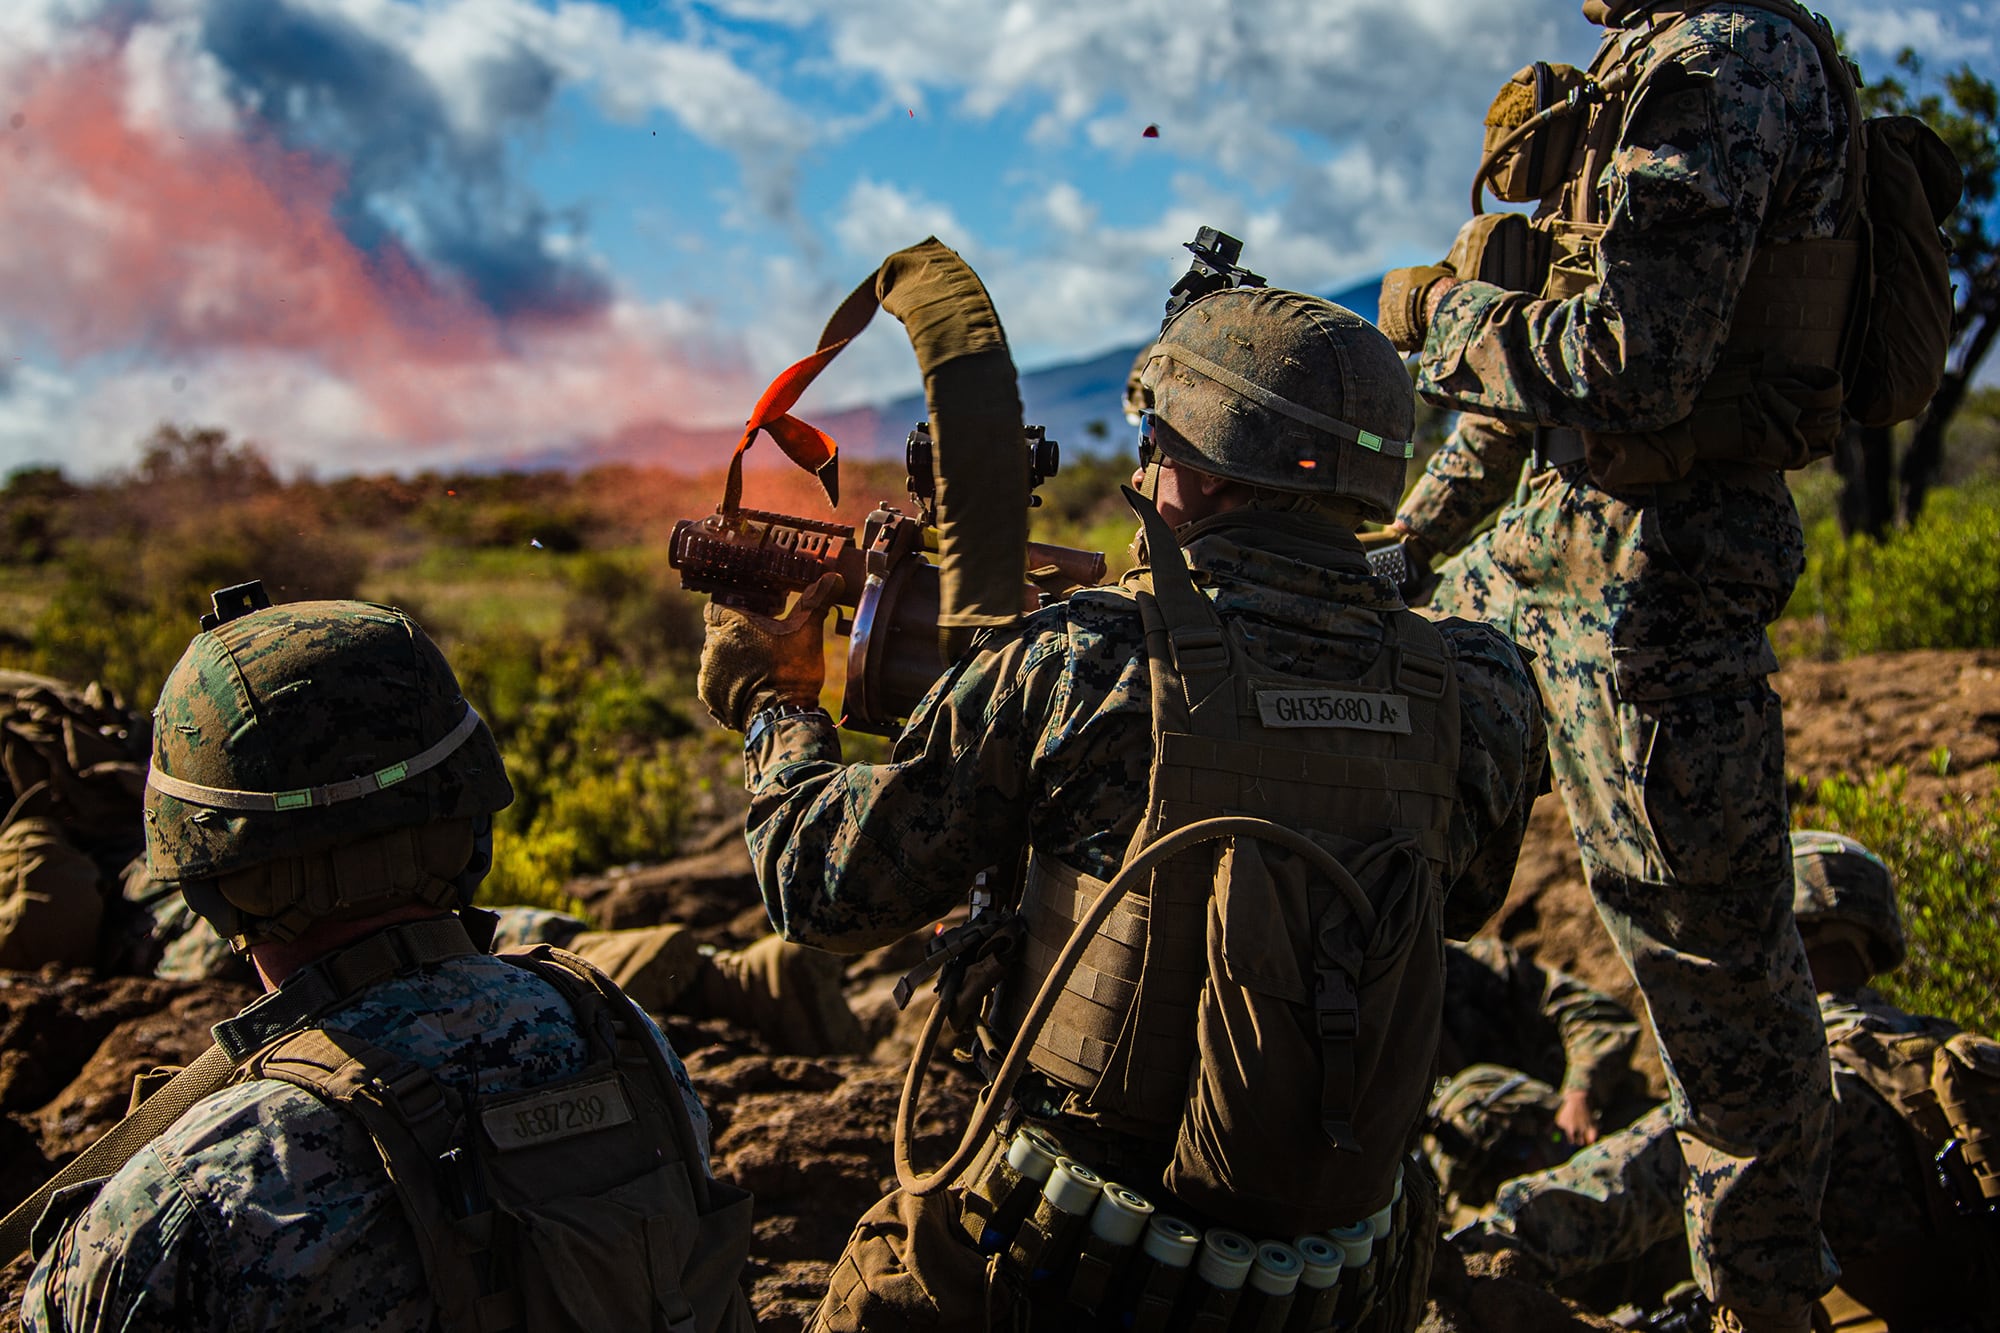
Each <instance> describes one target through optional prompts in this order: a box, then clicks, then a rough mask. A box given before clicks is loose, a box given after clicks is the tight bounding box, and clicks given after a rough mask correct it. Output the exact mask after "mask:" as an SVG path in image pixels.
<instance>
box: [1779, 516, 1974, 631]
mask: <svg viewBox="0 0 2000 1333" xmlns="http://www.w3.org/2000/svg"><path fill="white" fill-rule="evenodd" d="M1806 549H1807V565H1806V575H1805V577H1804V578H1803V579H1802V580H1800V583H1799V590H1798V592H1797V594H1795V595H1794V597H1793V598H1792V605H1791V606H1790V607H1788V608H1787V609H1786V615H1787V616H1788V617H1794V618H1797V617H1804V618H1806V619H1808V620H1809V621H1812V622H1814V623H1815V625H1816V627H1817V629H1818V631H1819V633H1818V636H1817V637H1818V638H1819V640H1820V642H1819V643H1818V644H1817V645H1816V646H1817V647H1819V648H1820V649H1822V650H1824V651H1827V652H1830V653H1838V654H1853V653H1868V652H1883V651H1890V650H1895V649H1906V648H1991V647H1996V646H2000V487H1996V486H1994V485H1992V484H1985V485H1980V486H1975V487H1969V488H1967V489H1964V490H1957V491H1950V490H1943V491H1936V492H1933V493H1932V496H1931V500H1930V502H1929V504H1928V505H1927V506H1926V507H1925V509H1924V512H1923V516H1922V517H1921V518H1919V519H1918V520H1917V522H1916V524H1915V525H1914V526H1912V527H1910V528H1907V529H1903V530H1901V531H1898V532H1894V533H1892V534H1890V535H1889V536H1888V537H1887V538H1885V539H1884V540H1882V541H1880V542H1877V541H1875V540H1873V539H1871V538H1869V537H1866V536H1857V537H1853V538H1848V539H1843V538H1842V537H1841V536H1840V534H1839V530H1838V528H1837V527H1836V526H1835V524H1834V522H1833V520H1831V519H1826V520H1823V521H1821V522H1819V523H1817V524H1815V525H1814V526H1813V529H1812V532H1811V533H1810V535H1809V538H1808V541H1807V544H1806Z"/></svg>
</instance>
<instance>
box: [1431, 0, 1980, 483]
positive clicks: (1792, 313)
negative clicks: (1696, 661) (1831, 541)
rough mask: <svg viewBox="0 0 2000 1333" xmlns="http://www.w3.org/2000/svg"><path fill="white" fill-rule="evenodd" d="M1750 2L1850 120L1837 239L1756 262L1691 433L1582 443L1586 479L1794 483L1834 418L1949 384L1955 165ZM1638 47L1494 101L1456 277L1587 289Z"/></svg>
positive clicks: (1908, 404)
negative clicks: (1727, 468)
mask: <svg viewBox="0 0 2000 1333" xmlns="http://www.w3.org/2000/svg"><path fill="white" fill-rule="evenodd" d="M1745 3H1747V4H1750V5H1752V6H1754V7H1756V8H1759V9H1763V10H1766V11H1768V12H1770V13H1774V14H1777V15H1780V16H1781V17H1784V18H1786V19H1789V20H1791V22H1792V23H1793V24H1794V25H1795V26H1797V28H1798V29H1799V31H1800V32H1801V33H1803V34H1804V35H1805V37H1806V38H1807V39H1808V40H1809V41H1811V42H1812V43H1813V45H1814V47H1815V49H1816V50H1817V51H1818V53H1819V56H1820V63H1821V65H1822V67H1823V68H1824V70H1825V72H1826V78H1827V84H1828V89H1829V92H1830V93H1831V95H1832V96H1833V97H1835V98H1836V99H1838V100H1839V101H1840V102H1841V103H1842V104H1843V105H1844V106H1845V108H1846V111H1847V116H1848V124H1849V126H1850V132H1849V135H1848V146H1847V147H1848V162H1847V190H1846V194H1845V196H1844V198H1843V201H1842V213H1841V221H1840V225H1839V230H1838V233H1837V236H1836V237H1835V238H1834V239H1828V240H1816V241H1798V242H1793V243H1791V244H1788V245H1782V246H1767V247H1762V248H1760V249H1759V250H1758V251H1757V253H1756V255H1755V256H1754V258H1753V260H1752V264H1751V267H1750V271H1749V273H1748V274H1747V275H1746V278H1745V284H1744V289H1743V292H1742V294H1741V296H1740V298H1739V300H1738V302H1737V313H1736V316H1735V319H1734V321H1733V323H1732V325H1731V328H1730V334H1729V338H1728V340H1727V342H1726V343H1725V345H1724V347H1723V349H1722V355H1721V357H1720V359H1719V361H1718V363H1717V366H1716V368H1715V371H1714V372H1713V373H1712V375H1711V376H1710V380H1709V382H1708V383H1707V384H1706V385H1704V387H1703V390H1702V393H1701V395H1700V397H1699V398H1698V399H1697V401H1696V404H1695V413H1694V415H1693V416H1692V417H1690V418H1688V419H1686V420H1684V421H1681V422H1676V423H1672V424H1670V425H1668V426H1666V427H1663V428H1661V429H1659V430H1655V431H1649V432H1642V433H1635V434H1622V433H1597V432H1592V433H1589V434H1588V435H1587V437H1586V438H1587V441H1588V443H1589V459H1590V464H1591V472H1592V475H1593V477H1595V478H1596V479H1597V480H1599V481H1600V482H1601V483H1603V484H1606V485H1619V484H1640V483H1650V482H1656V481H1662V480H1671V479H1673V478H1675V477H1678V476H1683V475H1685V474H1686V472H1687V470H1688V468H1689V467H1691V466H1692V465H1693V463H1694V462H1695V461H1696V460H1697V459H1704V458H1715V459H1722V460H1726V461H1739V462H1749V463H1754V464H1756V465H1758V466H1766V467H1773V468H1782V469H1789V468H1800V467H1804V466H1805V465H1806V464H1808V463H1810V462H1812V461H1813V460H1815V459H1818V458H1822V457H1825V456H1826V454H1828V453H1829V452H1831V450H1832V448H1833V445H1834V442H1835V441H1836V440H1837V439H1838V437H1839V432H1840V419H1841V416H1842V414H1843V413H1844V414H1845V415H1846V416H1849V417H1852V418H1853V419H1854V420H1856V421H1858V422H1860V423H1861V424H1863V425H1866V426H1886V425H1892V424H1894V423H1896V422H1899V421H1907V420H1909V419H1910V418H1912V417H1914V416H1916V415H1917V414H1918V413H1920V412H1922V411H1923V409H1924V406H1925V405H1926V404H1927V403H1929V402H1930V399H1931V397H1932V395H1933V394H1935V393H1936V392H1937V388H1938V385H1939V383H1940V382H1941V381H1942V379H1943V377H1944V370H1945V359H1946V356H1947V354H1948V352H1949V350H1950V347H1951V337H1952V322H1953V314H1954V308H1953V300H1952V289H1951V261H1950V245H1949V242H1948V241H1947V239H1946V237H1945V236H1944V233H1943V232H1942V231H1941V230H1940V228H1941V227H1942V226H1943V225H1944V222H1945V219H1946V218H1947V217H1949V216H1950V214H1951V212H1952V210H1953V209H1954V208H1956V207H1957V205H1958V202H1959V198H1960V195H1961V193H1962V191H1963V188H1964V180H1963V175H1962V173H1961V171H1960V168H1959V165H1958V162H1957V161H1956V159H1954V158H1953V156H1952V154H1951V150H1950V149H1949V148H1947V147H1946V146H1945V144H1944V142H1943V140H1941V139H1939V138H1938V136H1937V135H1936V133H1934V132H1933V131H1932V130H1931V128H1930V127H1929V126H1928V125H1926V124H1924V123H1923V121H1921V120H1918V119H1916V118H1915V117H1912V116H1877V117H1870V118H1864V117H1863V115H1862V113H1861V104H1860V96H1859V90H1858V88H1857V84H1856V76H1855V73H1854V71H1853V69H1852V68H1851V67H1850V66H1849V65H1848V63H1847V62H1846V60H1845V59H1844V58H1843V57H1842V56H1841V55H1840V52H1839V51H1838V49H1837V48H1836V47H1835V45H1834V42H1833V39H1832V37H1831V36H1830V35H1829V34H1828V32H1827V30H1826V29H1825V28H1824V27H1822V26H1821V24H1820V23H1819V21H1818V20H1817V19H1816V18H1815V17H1814V16H1813V15H1812V14H1810V13H1808V12H1807V11H1806V10H1805V9H1804V8H1803V7H1801V6H1799V5H1797V4H1794V3H1792V0H1745ZM1652 7H1654V8H1661V9H1670V8H1691V6H1687V5H1680V6H1674V5H1658V6H1652ZM1633 8H1637V7H1636V6H1627V7H1626V12H1630V10H1631V9H1633ZM1642 49H1643V48H1642V47H1637V46H1631V45H1625V46H1619V45H1615V44H1613V43H1610V42H1607V43H1606V45H1605V47H1604V49H1603V51H1602V52H1601V53H1600V56H1599V59H1598V61H1597V63H1595V64H1594V65H1593V66H1592V67H1591V69H1590V70H1589V71H1588V73H1587V74H1586V73H1580V72H1579V71H1577V70H1575V69H1573V68H1571V67H1569V66H1567V65H1548V64H1537V65H1532V66H1529V67H1528V68H1526V69H1524V70H1522V71H1521V72H1520V73H1518V74H1516V75H1515V76H1514V79H1513V80H1512V81H1511V82H1509V83H1508V84H1507V85H1506V86H1505V87H1504V88H1502V89H1501V92H1500V94H1499V95H1498V96H1497V97H1496V98H1495V99H1494V101H1493V106H1492V108H1491V110H1489V112H1488V115H1487V126H1486V153H1485V156H1484V158H1483V160H1482V161H1481V163H1480V167H1479V170H1478V172H1477V173H1476V174H1475V176H1474V178H1473V186H1472V209H1473V214H1474V216H1473V218H1472V220H1471V221H1470V222H1468V223H1467V224H1466V226H1465V227H1464V228H1463V229H1462V230H1461V232H1460V234H1459V240H1458V243H1457V244H1456V245H1455V246H1454V247H1453V252H1452V258H1451V259H1450V260H1449V261H1448V262H1449V263H1450V264H1451V265H1452V267H1453V268H1454V270H1455V271H1457V272H1458V273H1459V275H1460V276H1461V277H1476V278H1479V279H1481V280H1484V281H1491V282H1496V283H1499V284H1501V285H1503V286H1508V287H1510V288H1514V289H1517V290H1525V291H1539V292H1540V293H1541V294H1542V295H1543V296H1545V297H1549V298H1552V299H1556V300H1561V299H1563V298H1566V297H1570V296H1574V295H1576V294H1577V293H1578V292H1581V291H1583V290H1585V289H1586V288H1587V287H1589V286H1590V285H1592V284H1593V283H1595V282H1596V280H1597V268H1598V262H1597V253H1596V246H1597V239H1598V237H1599V236H1600V235H1601V234H1602V232H1603V229H1604V218H1603V217H1602V216H1600V215H1599V212H1598V210H1599V207H1600V204H1599V198H1598V193H1597V190H1596V182H1597V180H1598V179H1599V178H1600V176H1601V174H1602V172H1603V171H1604V170H1605V169H1606V168H1607V167H1608V165H1609V162H1610V156H1611V153H1612V152H1613V150H1614V149H1615V147H1616V143H1617V138H1618V134H1619V132H1620V130H1621V128H1622V124H1623V121H1624V118H1625V113H1626V111H1627V109H1628V107H1629V104H1630V98H1631V87H1632V82H1633V80H1632V72H1633V70H1634V68H1635V62H1636V61H1637V59H1638V58H1639V52H1640V51H1641V50H1642ZM1586 116H1587V122H1586V120H1585V118H1586ZM1580 126H1581V128H1579V127H1580ZM1489 186H1490V187H1491V188H1492V189H1493V191H1494V193H1495V194H1496V195H1498V196H1499V197H1500V198H1502V199H1504V200H1508V201H1510V202H1516V203H1521V202H1529V201H1533V200H1538V199H1540V200H1553V199H1558V198H1559V199H1560V206H1558V207H1556V208H1555V209H1554V210H1553V211H1551V210H1550V208H1549V206H1548V205H1547V204H1545V205H1544V208H1543V210H1542V212H1541V213H1540V214H1538V216H1537V218H1536V220H1535V221H1534V223H1533V224H1529V223H1528V222H1527V221H1526V220H1525V219H1521V220H1518V221H1516V220H1513V219H1516V218H1517V217H1518V215H1514V214H1499V215H1487V214H1484V213H1483V212H1482V211H1481V210H1482V207H1483V205H1482V195H1483V192H1484V190H1485V189H1486V188H1488V187H1489ZM1523 275H1525V278H1524V276H1523Z"/></svg>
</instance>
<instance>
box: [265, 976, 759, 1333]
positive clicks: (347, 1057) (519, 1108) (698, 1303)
mask: <svg viewBox="0 0 2000 1333" xmlns="http://www.w3.org/2000/svg"><path fill="white" fill-rule="evenodd" d="M500 956H501V957H503V958H505V959H506V960H507V961H508V962H510V963H513V964H514V965H516V966H518V967H523V968H526V969H527V970H529V971H531V972H533V973H534V974H535V975H536V976H538V977H540V978H541V979H542V980H543V981H546V982H548V983H549V984H550V985H551V986H553V987H555V988H556V990H557V991H559V992H561V994H562V995H563V997H564V999H566V1000H567V1001H568V1002H569V1004H570V1006H571V1008H572V1009H573V1010H574V1012H575V1015H576V1021H577V1028H578V1031H579V1032H580V1033H582V1035H583V1036H584V1039H585V1041H586V1043H587V1044H588V1048H589V1056H588V1060H587V1063H586V1065H585V1067H584V1068H583V1069H582V1070H580V1071H579V1072H578V1073H576V1074H573V1075H571V1076H570V1077H568V1078H564V1079H559V1080H556V1081H555V1082H552V1083H544V1084H540V1085H538V1086H536V1087H533V1088H528V1089H525V1090H523V1091H519V1092H513V1093H507V1094H505V1095H502V1096H497V1097H490V1098H482V1099H480V1100H479V1101H478V1102H477V1103H472V1102H469V1101H468V1100H467V1099H465V1098H464V1097H462V1096H461V1095H460V1094H458V1093H457V1092H455V1091H453V1090H452V1089H450V1088H448V1087H447V1086H446V1085H445V1084H443V1083H442V1082H440V1081H439V1080H438V1079H437V1078H435V1077H434V1076H433V1075H432V1074H431V1073H430V1071H429V1070H427V1069H424V1068H422V1067H420V1066H418V1065H416V1064H414V1063H412V1062H410V1061H407V1060H403V1059H400V1058H399V1057H396V1056H393V1055H390V1054H388V1053H387V1052H384V1051H382V1050H380V1049H379V1048H377V1047H375V1046H372V1045H370V1044H369V1043H367V1042H365V1041H362V1040H361V1039H359V1038H357V1037H354V1036H352V1035H350V1034H348V1033H344V1032H340V1031H337V1030H333V1029H323V1028H306V1029H303V1030H301V1031H298V1032H296V1033H293V1034H292V1035H290V1036H287V1037H284V1038H281V1039H280V1040H278V1041H276V1042H275V1043H273V1044H272V1045H270V1046H268V1047H266V1048H265V1049H263V1050H262V1051H260V1052H258V1053H257V1054H256V1055H255V1056H253V1057H252V1058H251V1059H250V1060H249V1061H248V1062H247V1063H246V1064H245V1065H244V1066H243V1067H242V1070H241V1072H240V1074H239V1077H240V1078H244V1079H252V1078H270V1079H278V1080H280V1081H283V1082H286V1083H290V1084H293V1085H294V1086H296V1087H299V1088H303V1089H304V1090H306V1091H307V1092H310V1093H312V1094H313V1095H314V1096H316V1097H318V1098H320V1099H321V1100H322V1101H325V1102H327V1103H328V1104H330V1105H334V1106H338V1107H340V1108H341V1109H343V1110H344V1111H347V1112H349V1113H350V1114H352V1115H354V1116H355V1117H356V1118H357V1119H358V1120H359V1121H360V1122H361V1124H362V1125H363V1126H364V1127H365V1128H366V1129H367V1131H368V1133H369V1135H370V1137H371V1138H373V1140H374V1142H375V1146H376V1148H377V1150H378V1151H380V1153H381V1155H382V1164H383V1166H384V1168H385V1169H386V1170H387V1171H388V1174H389V1179H390V1182H391V1184H392V1185H393V1186H394V1188H395V1191H396V1195H397V1198H398V1200H399V1202H400V1203H401V1204H402V1208H403V1212H404V1215H405V1216H406V1217H407V1218H408V1219H409V1222H410V1225H411V1228H412V1229H413V1230H414V1231H415V1233H416V1237H417V1244H418V1248H419V1251H420V1253H421V1256H422V1260H423V1266H424V1273H425V1276H426V1277H427V1279H428V1280H429V1283H430V1288H431V1292H432V1294H433V1296H434V1297H435V1298H436V1300H437V1303H438V1310H439V1314H440V1323H441V1326H442V1327H443V1328H444V1329H445V1330H447V1331H448V1333H460V1331H461V1330H462V1331H464V1333H500V1331H501V1330H505V1329H516V1328H518V1329H532V1330H536V1331H537V1333H540V1330H544V1329H546V1330H557V1331H572V1333H591V1331H593V1330H600V1329H613V1328H615V1329H634V1330H644V1329H651V1330H657V1331H659V1333H696V1330H704V1331H706V1330H730V1331H731V1333H740V1331H742V1330H748V1329H749V1328H750V1327H751V1319H750V1311H749V1306H748V1304H747V1303H746V1301H745V1299H744V1296H743V1292H742V1288H741V1286H740V1285H739V1283H738V1273H739V1272H740V1270H741V1268H742V1265H743V1260H744V1256H745V1253H746V1251H747V1249H748V1245H749V1235H750V1196H749V1195H748V1194H747V1193H745V1192H744V1191H742V1190H739V1189H736V1188H735V1187H733V1186H730V1185H727V1184H725V1183H723V1182H721V1181H718V1180H714V1179H711V1178H710V1177H709V1176H708V1173H707V1171H706V1169H705V1167H704V1166H703V1164H702V1160H701V1154H700V1150H699V1147H698V1145H697V1143H696V1140H695V1137H694V1132H693V1128H692V1125H691V1124H690V1122H689V1119H688V1115H687V1109H686V1106H685V1105H684V1104H683V1102H682V1100H681V1094H680V1090H679V1087H678V1085H677V1084H676V1082H675V1080H674V1077H673V1074H672V1072H671V1071H670V1069H669V1068H668V1066H667V1063H666V1061H665V1059H664V1057H662V1055H661V1054H660V1051H659V1049H658V1047H657V1045H656V1044H655V1043H654V1042H653V1041H652V1040H651V1038H650V1035H649V1034H648V1032H647V1030H646V1028H647V1024H646V1021H645V1019H644V1018H643V1017H642V1016H641V1014H640V1012H639V1010H638V1009H637V1008H636V1006H634V1005H633V1003H632V1001H631V1000H630V999H629V998H627V997H626V996H625V995H623V994H622V993H621V992H620V991H619V990H618V988H617V986H616V985H615V984H614V983H613V982H612V981H611V980H610V979H609V978H608V977H606V976H604V974H603V973H601V972H598V971H597V970H596V969H595V968H593V967H591V966H590V964H588V963H586V962H584V961H583V960H582V959H581V958H578V957H576V956H574V955H572V954H567V953H563V952H562V951H560V950H557V949H554V948H552V947H551V946H549V945H541V946H538V947H537V948H535V949H532V950H530V951H528V952H526V953H521V954H503V955H500Z"/></svg>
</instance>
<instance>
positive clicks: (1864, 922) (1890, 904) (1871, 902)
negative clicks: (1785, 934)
mask: <svg viewBox="0 0 2000 1333" xmlns="http://www.w3.org/2000/svg"><path fill="white" fill-rule="evenodd" d="M1792 915H1793V916H1794V917H1796V918H1797V919H1798V923H1799V928H1800V929H1801V930H1808V929H1815V928H1819V929H1824V928H1825V927H1828V926H1836V925H1840V926H1847V927H1850V928H1852V929H1854V930H1855V931H1856V932H1857V933H1858V934H1859V935H1860V936H1861V937H1862V939H1863V940H1865V941H1866V947H1865V952H1866V955H1867V963H1868V966H1869V967H1871V968H1873V969H1874V970H1875V971H1876V973H1878V974H1880V973H1883V972H1893V971H1894V970H1895V969H1896V968H1897V967H1899V966H1901V965H1902V962H1903V958H1904V955H1905V954H1906V952H1907V949H1906V947H1905V946H1904V943H1903V916H1902V913H1901V912H1900V911H1898V910H1897V908H1896V883H1895V880H1894V879H1893V878H1891V876H1890V874H1889V867H1888V866H1886V865H1884V864H1883V863H1882V858H1881V857H1879V856H1877V855H1875V853H1873V852H1871V851H1869V850H1868V849H1867V848H1866V847H1864V846H1862V845H1861V844H1860V843H1858V842H1856V841H1855V840H1854V839H1852V838H1847V837H1843V836H1841V835H1840V834H1838V833H1828V832H1826V831H1824V830H1821V829H1805V830H1802V831H1800V832H1797V833H1794V834H1792Z"/></svg>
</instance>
